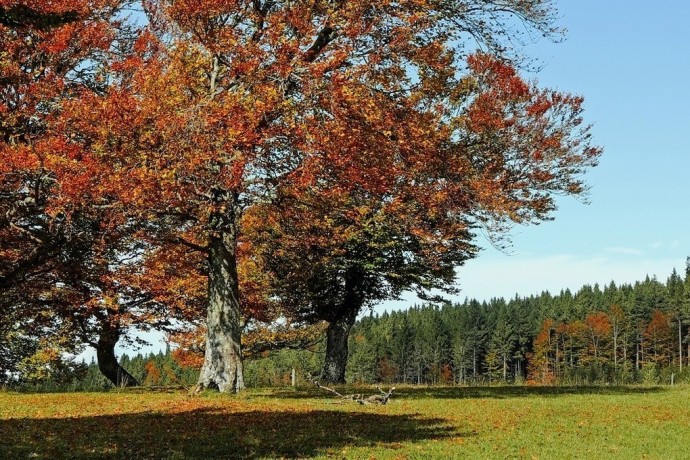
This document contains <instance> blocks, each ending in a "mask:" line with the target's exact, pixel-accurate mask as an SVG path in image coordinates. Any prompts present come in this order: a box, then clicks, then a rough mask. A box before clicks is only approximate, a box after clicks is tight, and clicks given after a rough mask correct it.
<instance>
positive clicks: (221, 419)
mask: <svg viewBox="0 0 690 460" xmlns="http://www.w3.org/2000/svg"><path fill="white" fill-rule="evenodd" d="M356 390H358V391H361V392H366V393H374V392H375V391H376V390H374V389H371V388H357V389H356ZM396 393H397V394H394V398H393V399H392V400H391V402H390V403H389V404H388V405H386V406H371V405H367V406H360V405H358V404H356V403H353V402H345V403H341V402H340V401H338V400H335V399H333V398H331V397H330V395H328V394H324V393H323V392H321V391H320V390H318V389H315V388H308V389H301V390H292V389H282V390H263V391H249V392H246V393H244V394H242V395H240V396H226V395H218V394H205V395H202V396H199V397H190V396H188V395H187V394H186V393H182V392H178V393H160V392H158V393H149V392H141V391H124V392H109V393H65V394H59V393H53V394H16V393H7V392H5V393H0V458H3V459H4V458H46V459H48V458H51V459H52V458H112V459H115V458H199V459H206V458H296V457H297V458H305V457H307V458H366V459H368V458H376V459H404V458H527V459H532V458H540V459H552V458H582V459H590V458H606V459H608V458H620V459H631V458H658V459H685V458H688V450H687V449H688V448H687V444H686V443H687V438H688V435H690V398H689V397H690V387H681V386H678V387H652V388H643V387H625V388H618V387H593V388H562V387H553V388H532V387H498V388H457V387H442V388H427V387H423V388H415V387H406V388H401V389H399V390H398V391H396Z"/></svg>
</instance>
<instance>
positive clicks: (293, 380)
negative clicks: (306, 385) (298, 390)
mask: <svg viewBox="0 0 690 460" xmlns="http://www.w3.org/2000/svg"><path fill="white" fill-rule="evenodd" d="M296 386H297V373H296V372H295V368H294V367H293V368H292V387H293V388H294V387H296Z"/></svg>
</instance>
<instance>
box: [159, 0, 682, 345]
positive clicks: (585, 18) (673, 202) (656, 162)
mask: <svg viewBox="0 0 690 460" xmlns="http://www.w3.org/2000/svg"><path fill="white" fill-rule="evenodd" d="M555 5H556V6H557V8H558V10H559V13H560V17H561V19H560V25H561V26H563V27H565V28H567V29H568V32H567V38H566V40H565V41H564V42H562V43H551V42H548V41H545V40H542V41H539V42H537V43H535V44H532V45H529V46H528V49H527V50H526V52H527V54H528V55H530V56H533V57H536V58H538V59H539V60H540V62H541V63H542V64H543V67H542V69H541V71H539V72H538V73H535V74H531V75H530V77H531V78H534V79H537V80H538V82H539V83H540V85H542V86H547V87H551V88H555V89H559V90H561V91H566V92H571V93H576V94H580V95H583V96H584V97H585V109H586V113H585V117H586V120H587V121H588V122H590V123H592V124H593V125H594V127H593V134H594V136H595V139H596V142H597V143H598V144H599V145H601V146H603V147H604V154H603V156H602V158H601V162H600V165H599V166H598V167H597V168H595V169H594V170H592V171H591V172H590V174H588V176H587V181H588V183H589V184H590V185H591V191H590V194H589V201H590V204H588V205H585V204H582V203H581V202H579V201H577V200H575V199H573V198H567V197H566V198H563V199H561V200H560V201H559V210H558V211H557V212H556V213H555V214H554V217H555V220H554V221H551V222H546V223H543V224H541V225H538V226H530V227H515V228H514V229H513V231H512V241H513V247H512V250H511V252H510V253H509V254H506V253H502V252H500V251H497V250H496V249H494V248H493V247H491V245H490V244H489V243H488V242H487V241H486V240H484V239H482V238H481V237H480V243H481V244H482V246H483V247H484V248H485V249H484V250H483V251H482V252H481V253H480V255H479V257H478V258H477V259H475V260H471V261H469V262H468V263H467V264H466V265H465V266H464V267H462V268H461V269H460V270H459V271H458V275H459V285H460V288H461V289H462V293H461V295H460V296H459V299H462V298H464V297H465V296H467V297H470V298H477V299H479V300H488V299H490V298H491V297H506V298H509V297H513V296H515V294H519V295H521V296H527V295H530V294H538V293H540V292H541V291H542V290H549V291H551V292H553V293H556V292H559V291H560V290H561V289H563V288H570V289H572V290H577V289H578V288H579V287H581V286H582V285H583V284H587V283H589V284H594V283H599V284H602V285H603V284H607V283H609V282H610V281H611V280H613V281H615V282H616V283H623V282H631V283H632V282H635V281H637V280H642V279H644V277H645V276H646V275H650V276H653V275H656V276H657V277H658V278H659V279H660V280H665V279H666V278H667V277H668V275H669V274H670V273H671V270H672V269H673V268H674V267H675V268H677V269H678V270H679V271H680V272H683V270H684V269H685V257H686V256H688V255H690V212H689V206H688V204H687V201H688V198H690V180H688V177H687V176H688V175H689V174H690V155H688V151H689V150H690V110H689V108H690V92H689V91H688V85H689V84H690V37H689V36H688V29H687V18H688V17H690V3H686V2H684V1H680V0H665V1H663V2H641V1H630V0H627V1H623V0H605V1H602V0H577V1H575V0H571V1H566V0H560V1H557V2H555ZM414 301H415V297H414V296H413V295H410V296H407V297H406V300H405V301H402V302H386V303H384V304H382V305H379V306H378V307H377V308H376V311H379V312H382V311H383V310H390V309H392V308H396V309H399V308H406V307H408V306H410V304H411V303H413V302H414ZM149 337H150V338H152V339H154V340H155V337H151V336H149ZM153 348H154V349H158V348H160V345H158V344H155V345H154V346H153ZM145 350H146V349H145Z"/></svg>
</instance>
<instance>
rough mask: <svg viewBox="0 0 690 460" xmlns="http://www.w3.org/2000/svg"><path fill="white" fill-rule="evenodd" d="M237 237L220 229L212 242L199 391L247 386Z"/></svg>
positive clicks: (210, 243) (231, 390) (228, 389)
mask: <svg viewBox="0 0 690 460" xmlns="http://www.w3.org/2000/svg"><path fill="white" fill-rule="evenodd" d="M235 248H236V238H235V233H234V232H233V231H218V232H215V233H214V235H213V236H212V237H211V238H210V242H209V247H208V250H209V255H208V261H209V276H208V311H207V318H206V326H207V329H208V332H207V335H206V352H205V356H204V364H203V366H202V368H201V373H200V375H199V382H198V384H197V388H196V390H197V391H201V390H203V389H207V388H208V389H216V390H218V391H220V392H224V393H237V392H239V391H241V390H242V389H243V388H244V376H243V372H242V349H241V345H240V343H241V322H240V302H239V290H238V280H237V259H236V256H235Z"/></svg>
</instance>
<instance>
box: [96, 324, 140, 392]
mask: <svg viewBox="0 0 690 460" xmlns="http://www.w3.org/2000/svg"><path fill="white" fill-rule="evenodd" d="M118 340H120V332H119V331H117V330H109V331H103V332H102V333H101V334H100V336H99V337H98V342H97V343H96V347H95V348H96V360H97V361H98V369H99V370H100V371H101V374H103V375H104V376H105V378H107V379H108V380H110V382H112V384H113V385H115V386H116V387H135V386H139V382H137V379H135V378H134V377H132V375H131V374H130V373H129V372H127V371H126V370H125V369H124V368H123V367H122V366H120V364H119V363H118V362H117V357H116V356H115V345H116V344H117V341H118Z"/></svg>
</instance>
